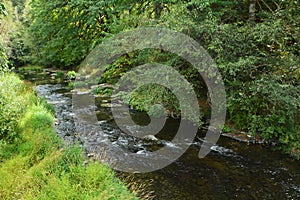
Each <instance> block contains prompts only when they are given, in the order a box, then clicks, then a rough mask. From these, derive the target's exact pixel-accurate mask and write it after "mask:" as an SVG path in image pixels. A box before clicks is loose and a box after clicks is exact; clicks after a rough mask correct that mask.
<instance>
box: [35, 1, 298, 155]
mask: <svg viewBox="0 0 300 200" xmlns="http://www.w3.org/2000/svg"><path fill="white" fill-rule="evenodd" d="M250 3H251V6H252V8H253V6H254V12H253V9H252V10H250ZM253 3H254V4H253ZM299 7H300V5H299V1H294V0H263V1H262V0H257V1H249V0H242V1H237V0H233V1H223V0H207V1H196V0H180V1H174V0H163V1H162V0H155V1H136V0H130V1H122V0H113V1H92V0H71V1H62V0H57V1H54V2H53V1H52V2H49V1H33V3H32V5H31V8H32V9H31V21H32V25H31V27H30V29H31V33H32V34H33V36H34V40H35V41H37V43H36V47H37V48H36V49H38V51H37V52H38V53H37V55H38V58H39V60H40V61H41V62H42V63H43V64H44V65H49V66H53V65H54V66H63V67H69V66H77V65H78V63H80V61H82V59H83V58H84V57H85V56H86V55H87V54H88V53H89V51H90V50H91V49H93V48H94V47H95V46H96V45H97V44H99V43H100V42H101V41H102V40H104V39H105V38H107V37H110V36H111V35H115V34H118V33H119V32H122V31H124V30H127V29H132V28H135V27H141V26H164V27H167V28H170V29H173V30H176V31H180V32H183V33H186V34H188V35H189V36H191V37H193V38H194V39H195V40H196V41H198V42H199V43H200V44H201V45H202V46H203V47H204V48H205V49H207V50H208V52H209V53H210V55H211V56H212V57H213V59H214V60H215V61H216V63H217V64H218V67H219V70H220V71H221V73H222V75H223V79H224V82H225V86H226V91H227V100H228V105H227V110H228V121H229V122H230V123H231V124H234V126H235V127H236V128H239V129H242V130H245V131H248V132H251V133H253V134H260V135H262V136H264V137H265V138H267V139H272V140H277V141H278V142H281V143H284V144H287V145H288V146H297V145H298V144H299V142H298V140H299V102H300V101H299V79H300V72H299V63H300V60H299V59H300V58H299V49H300V40H299V38H300V35H299V33H300V30H299V27H300V24H299V22H300V12H299ZM149 62H158V63H162V64H166V65H168V66H172V67H173V68H175V69H176V70H177V71H179V72H180V73H181V74H182V75H184V77H185V78H186V79H187V80H188V81H189V82H190V83H192V85H193V87H194V89H195V91H198V93H197V96H198V98H199V99H200V100H203V99H204V100H206V99H207V96H206V92H207V88H206V86H205V84H204V83H203V80H202V79H201V77H200V76H199V75H198V73H197V72H196V71H195V70H194V69H193V67H192V66H190V65H189V64H188V63H186V62H185V61H184V60H182V59H181V58H178V56H176V55H172V54H169V53H168V52H162V51H157V50H151V49H150V50H149V49H145V50H143V51H138V52H132V53H128V54H126V55H124V56H123V57H121V58H119V59H118V60H116V61H115V62H113V63H112V64H111V65H110V66H108V67H107V69H106V71H105V72H104V74H103V76H102V77H101V79H100V81H99V82H100V83H108V84H115V83H117V82H118V80H119V79H120V78H121V77H122V76H123V75H124V74H126V73H127V72H128V71H129V70H130V69H132V68H133V67H136V66H139V65H141V64H145V63H149ZM178 84H179V85H180V83H178ZM147 91H148V92H147ZM200 91H201V92H200ZM98 92H100V93H107V91H105V90H103V89H101V88H100V89H98ZM120 95H121V96H122V97H123V99H124V101H126V102H127V103H128V104H130V105H132V106H134V107H135V108H137V109H140V110H148V111H149V109H150V108H151V105H153V104H155V103H163V104H164V105H165V107H166V108H167V109H168V111H170V112H174V111H175V114H178V113H180V112H179V111H180V108H179V107H178V102H177V101H176V100H175V99H174V96H173V94H172V93H171V92H170V91H168V90H166V89H165V88H162V87H157V86H155V85H151V86H145V87H143V88H140V89H139V90H136V91H135V92H134V93H133V95H131V96H128V94H124V93H122V94H120ZM153 113H155V112H153ZM294 144H295V145H294ZM297 148H299V145H298V147H297ZM293 151H295V150H293Z"/></svg>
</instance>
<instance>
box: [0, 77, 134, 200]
mask: <svg viewBox="0 0 300 200" xmlns="http://www.w3.org/2000/svg"><path fill="white" fill-rule="evenodd" d="M47 108H49V105H47V104H46V103H45V102H44V101H43V100H41V99H38V98H37V97H36V96H35V95H34V94H33V92H32V91H31V89H30V88H29V87H28V86H24V83H23V82H22V81H21V80H20V79H19V78H18V77H17V76H15V75H13V74H9V73H7V74H5V75H0V176H1V179H0V199H38V200H41V199H45V200H46V199H47V200H48V199H61V200H64V199H115V200H119V199H126V200H127V199H137V198H136V197H135V196H134V194H132V193H130V192H129V191H128V190H127V188H126V187H125V186H124V184H123V183H121V182H120V181H119V180H118V179H116V177H115V175H114V173H113V172H112V171H111V170H110V169H109V168H108V167H107V166H104V165H103V164H99V163H90V162H89V161H88V160H87V158H85V156H84V153H83V151H82V149H80V148H79V147H77V146H66V145H64V144H63V141H61V139H60V138H59V136H58V135H57V134H56V132H55V130H54V128H53V124H54V117H53V115H52V113H51V112H49V109H47Z"/></svg>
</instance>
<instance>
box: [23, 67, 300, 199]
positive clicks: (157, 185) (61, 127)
mask: <svg viewBox="0 0 300 200" xmlns="http://www.w3.org/2000/svg"><path fill="white" fill-rule="evenodd" d="M22 76H23V77H24V79H25V80H28V81H30V82H32V83H33V84H35V85H36V87H35V88H36V91H37V93H38V95H40V96H44V97H45V98H46V100H47V102H49V103H50V104H52V105H54V108H55V111H56V129H57V132H58V134H59V135H60V136H61V137H62V138H63V139H64V140H65V141H66V142H67V143H74V142H79V143H80V144H81V145H82V146H84V147H85V149H86V152H87V154H88V156H93V155H94V154H96V153H97V152H99V151H101V145H102V144H103V143H110V144H112V145H116V146H119V147H122V148H124V149H127V150H128V151H130V152H134V153H146V152H147V151H153V150H155V149H159V148H161V147H162V146H165V145H168V146H169V147H172V144H171V143H170V142H169V140H170V138H172V137H173V136H174V133H176V131H177V129H178V126H179V120H175V119H168V120H167V123H166V125H165V127H164V128H163V130H162V131H161V132H160V133H159V134H158V135H157V138H158V139H159V140H158V141H153V140H141V139H137V138H134V137H132V136H128V135H127V134H125V133H123V132H122V131H121V130H120V129H119V128H118V127H117V126H116V124H115V123H114V120H113V118H112V114H111V105H110V99H108V98H101V97H97V98H96V106H97V108H96V113H97V119H98V121H99V123H98V125H99V126H101V128H102V132H101V133H98V134H105V135H107V136H108V137H107V138H108V139H107V140H105V141H104V140H103V139H101V140H100V139H99V138H101V137H99V135H97V134H93V135H91V134H89V133H87V131H84V130H82V132H78V131H77V130H76V129H75V124H74V120H73V117H74V113H73V112H72V99H71V98H72V93H71V92H70V91H69V90H68V89H67V88H66V86H67V84H66V83H65V81H64V80H59V79H56V78H55V72H53V71H43V72H42V73H39V74H37V73H22ZM131 116H132V118H133V119H134V121H135V122H136V123H138V124H147V123H149V118H148V116H147V115H146V114H145V113H141V112H135V111H132V112H131ZM202 132H203V131H199V133H198V136H199V137H200V136H201V135H203V133H202ZM200 146H201V141H200V140H198V139H195V142H194V143H193V144H192V145H191V147H190V148H189V149H188V151H187V152H186V153H185V154H184V155H183V156H181V157H180V158H179V159H178V160H177V161H175V162H174V163H172V164H171V165H169V166H167V167H165V168H163V169H161V170H157V171H155V172H151V173H145V174H131V177H132V181H134V182H137V183H146V184H148V183H149V185H147V187H146V192H147V191H153V192H154V195H155V199H162V200H165V199H166V200H167V199H175V200H176V199H187V200H194V199H195V200H198V199H280V200H281V199H300V161H298V160H295V159H293V158H291V157H289V156H288V155H286V154H283V153H281V152H280V151H274V150H272V149H271V148H270V147H268V146H263V145H258V144H251V143H242V142H238V141H236V140H233V139H230V138H228V137H221V138H220V139H219V141H218V143H217V145H215V146H213V147H212V151H211V152H210V153H209V155H208V156H206V157H205V158H203V159H199V158H198V152H199V149H200ZM174 148H176V147H174ZM127 175H128V174H127Z"/></svg>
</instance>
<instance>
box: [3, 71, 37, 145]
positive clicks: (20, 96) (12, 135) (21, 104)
mask: <svg viewBox="0 0 300 200" xmlns="http://www.w3.org/2000/svg"><path fill="white" fill-rule="evenodd" d="M31 97H32V94H30V93H28V89H27V88H26V87H25V86H24V85H23V84H22V81H21V80H20V79H19V78H18V77H17V76H15V75H13V74H5V75H0V141H1V142H2V143H6V142H7V143H11V142H13V141H14V140H15V139H17V138H18V135H19V133H18V123H19V121H20V119H21V117H22V116H23V114H24V112H25V111H26V108H27V106H28V101H29V99H30V98H31Z"/></svg>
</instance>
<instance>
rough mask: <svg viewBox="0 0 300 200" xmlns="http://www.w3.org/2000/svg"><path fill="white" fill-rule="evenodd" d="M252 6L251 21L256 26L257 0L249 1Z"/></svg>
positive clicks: (250, 8) (250, 11) (250, 10)
mask: <svg viewBox="0 0 300 200" xmlns="http://www.w3.org/2000/svg"><path fill="white" fill-rule="evenodd" d="M249 1H250V5H249V20H250V23H251V24H254V22H255V4H256V0H249Z"/></svg>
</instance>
